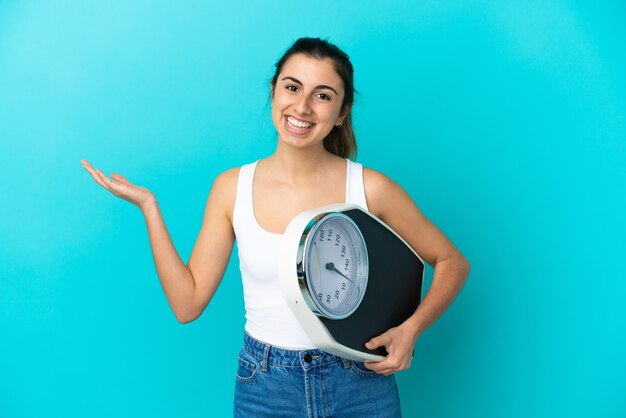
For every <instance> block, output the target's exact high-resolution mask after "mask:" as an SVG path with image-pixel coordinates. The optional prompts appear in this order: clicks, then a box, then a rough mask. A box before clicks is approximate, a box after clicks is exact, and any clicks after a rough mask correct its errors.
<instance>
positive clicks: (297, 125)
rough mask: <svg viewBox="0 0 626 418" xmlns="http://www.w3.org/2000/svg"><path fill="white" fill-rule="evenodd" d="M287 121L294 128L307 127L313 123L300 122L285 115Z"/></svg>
mask: <svg viewBox="0 0 626 418" xmlns="http://www.w3.org/2000/svg"><path fill="white" fill-rule="evenodd" d="M287 123H289V125H291V126H293V127H294V128H299V129H308V128H310V127H311V126H313V124H312V123H310V122H301V121H299V120H298V119H295V118H292V117H291V116H287Z"/></svg>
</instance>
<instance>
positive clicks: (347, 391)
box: [82, 38, 469, 417]
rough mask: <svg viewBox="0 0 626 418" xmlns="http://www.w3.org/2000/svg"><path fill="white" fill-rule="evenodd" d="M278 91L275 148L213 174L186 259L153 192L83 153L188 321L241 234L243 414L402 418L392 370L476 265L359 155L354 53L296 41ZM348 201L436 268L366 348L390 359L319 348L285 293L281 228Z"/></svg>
mask: <svg viewBox="0 0 626 418" xmlns="http://www.w3.org/2000/svg"><path fill="white" fill-rule="evenodd" d="M270 92H271V101H272V120H273V122H274V126H275V127H276V131H277V133H278V142H277V145H276V151H275V152H274V153H273V154H272V155H270V156H269V157H267V158H264V159H260V160H257V161H255V162H252V163H249V164H245V165H243V166H241V167H237V168H233V169H230V170H226V171H224V172H223V173H221V174H220V175H219V176H218V177H217V178H216V179H215V181H214V183H213V186H212V189H211V192H210V194H209V197H208V200H207V204H206V210H205V214H204V220H203V224H202V227H201V230H200V233H199V236H198V239H197V242H196V244H195V246H194V248H193V251H192V254H191V257H190V259H189V262H188V263H187V265H185V263H183V261H182V260H181V259H180V257H179V255H178V253H177V251H176V249H175V248H174V245H173V244H172V241H171V239H170V237H169V234H168V232H167V229H166V227H165V224H164V222H163V217H162V215H161V212H160V210H159V206H158V204H157V201H156V198H155V196H154V195H153V194H152V193H151V192H150V191H149V190H148V189H146V188H143V187H140V186H136V185H133V184H131V183H130V182H129V181H128V180H127V179H125V178H124V177H123V176H122V175H120V174H112V175H111V177H112V179H109V178H108V177H107V176H105V175H104V174H103V173H102V172H101V171H100V170H97V169H94V168H92V167H91V165H90V164H89V163H88V162H87V161H85V160H83V161H82V163H83V166H84V167H85V169H86V170H87V171H89V173H90V174H91V175H92V176H93V178H94V180H95V181H96V182H97V183H98V184H100V185H101V186H102V187H104V188H106V189H108V190H109V191H110V192H111V193H113V194H114V195H115V196H118V197H120V198H122V199H125V200H128V201H130V202H131V203H133V204H135V205H137V206H138V207H139V208H140V209H141V210H142V212H143V214H144V217H145V220H146V223H147V228H148V233H149V236H150V245H151V246H152V252H153V256H154V261H155V264H156V268H157V273H158V276H159V279H160V281H161V285H162V286H163V289H164V291H165V294H166V296H167V299H168V301H169V303H170V305H171V307H172V309H173V311H174V314H175V315H176V318H177V319H178V321H180V322H181V323H186V322H190V321H193V320H194V319H196V318H198V316H200V314H201V313H202V312H203V310H204V309H205V307H206V306H207V305H208V303H209V301H210V300H211V298H212V296H213V294H214V293H215V290H216V289H217V287H218V285H219V283H220V281H221V280H222V276H223V275H224V271H225V269H226V266H227V264H228V261H229V258H230V254H231V252H232V249H233V245H234V242H235V239H236V240H237V246H238V250H239V257H240V262H241V264H240V267H241V273H242V280H243V285H244V298H245V306H246V325H245V335H244V344H243V347H242V349H241V351H240V354H239V369H238V371H237V376H236V384H235V402H234V413H235V415H236V416H241V417H244V416H245V417H264V416H268V417H278V416H287V417H304V416H316V417H317V416H333V417H339V416H349V417H352V416H363V417H395V416H400V401H399V398H398V392H397V387H396V384H395V378H394V373H395V372H397V371H399V370H403V369H407V368H408V367H409V366H410V364H411V356H412V351H413V346H414V344H415V341H416V340H417V339H418V338H419V336H420V334H421V333H422V332H424V330H425V329H426V328H428V327H429V326H430V325H431V324H432V323H433V322H434V321H435V320H436V319H437V318H438V317H439V316H440V315H441V314H442V313H443V312H444V311H445V309H447V307H448V306H449V305H450V303H451V302H452V300H453V299H454V298H455V297H456V295H457V294H458V292H459V291H460V289H461V287H462V286H463V284H464V282H465V280H466V278H467V276H468V274H469V264H468V262H467V260H466V259H465V258H464V257H463V255H462V254H461V253H460V252H459V251H458V250H457V248H456V247H455V246H454V245H453V244H452V242H450V240H448V239H447V238H446V237H445V236H444V234H443V233H442V232H441V231H440V230H439V229H437V227H435V226H434V225H433V224H432V223H431V222H429V221H428V219H426V218H425V217H424V215H422V213H421V212H420V211H419V209H418V208H417V206H416V205H415V203H414V202H413V201H412V200H411V198H410V197H409V195H408V194H407V193H406V192H405V191H404V190H403V189H402V188H401V187H400V186H399V185H398V184H397V183H395V182H394V181H393V180H391V179H390V178H389V177H387V176H385V175H384V174H382V173H380V172H378V171H375V170H372V169H369V168H364V167H363V166H362V165H361V164H359V163H356V162H354V161H352V160H351V159H350V158H352V159H353V158H354V155H355V154H356V142H355V137H354V133H353V130H352V122H351V108H352V103H353V98H354V86H353V68H352V64H351V63H350V60H349V57H348V56H347V55H346V54H345V53H344V52H342V51H341V50H340V49H339V48H337V47H336V46H335V45H333V44H331V43H329V42H327V41H324V40H321V39H319V38H301V39H298V40H297V41H296V42H295V43H294V44H293V45H292V46H291V47H290V48H289V49H288V50H287V51H286V52H285V54H284V55H283V56H282V58H281V59H280V60H279V61H278V62H277V63H276V71H275V74H274V76H273V78H272V80H271V83H270ZM342 202H345V203H356V204H359V205H361V206H363V207H364V208H365V209H367V210H369V211H370V212H371V213H373V214H374V215H376V216H377V217H379V218H380V219H382V220H383V221H384V222H386V223H387V224H388V225H389V226H390V227H392V228H393V229H394V230H395V231H396V232H397V233H398V234H400V235H401V236H402V237H403V238H404V239H405V241H406V242H407V243H408V244H409V245H410V246H411V247H412V248H413V249H414V250H415V251H416V252H417V253H418V254H420V256H421V257H422V258H423V259H424V260H425V261H426V262H428V263H429V264H430V265H431V266H434V269H435V270H434V277H433V281H432V284H431V286H430V289H429V291H428V293H427V295H426V297H425V298H424V299H423V301H422V302H421V304H420V306H419V308H418V309H417V310H416V311H415V313H414V314H413V315H412V316H411V317H410V318H409V319H408V320H407V321H405V322H404V323H402V324H401V325H399V326H397V327H395V328H392V329H390V330H388V331H387V332H385V333H383V334H382V335H379V336H376V337H374V338H372V339H371V340H370V341H369V342H368V343H367V344H366V346H367V347H368V348H376V347H380V346H385V348H386V350H387V352H388V353H389V354H388V356H387V357H385V359H384V360H382V361H379V362H365V363H359V362H354V361H350V360H346V359H343V358H340V357H337V356H334V355H331V354H329V353H326V352H323V351H321V350H318V349H316V348H315V347H314V346H313V345H312V344H311V342H310V341H309V340H308V338H307V337H306V335H305V333H304V331H303V330H302V329H301V327H300V326H299V324H298V322H297V321H296V319H295V318H294V316H293V314H292V313H291V311H290V310H289V308H288V306H287V304H286V302H285V301H284V300H283V298H282V293H281V289H280V284H279V280H278V268H277V265H276V264H277V260H276V252H277V248H278V243H279V240H280V238H281V234H282V233H283V232H284V230H285V228H286V227H287V225H288V223H289V222H290V220H291V219H292V218H293V217H294V216H295V215H296V214H298V213H300V212H302V211H304V210H307V209H312V208H316V207H320V206H324V205H328V204H331V203H342Z"/></svg>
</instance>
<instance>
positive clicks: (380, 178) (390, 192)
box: [363, 167, 413, 220]
mask: <svg viewBox="0 0 626 418" xmlns="http://www.w3.org/2000/svg"><path fill="white" fill-rule="evenodd" d="M363 186H364V188H365V198H366V200H367V207H368V209H369V211H370V212H372V213H373V214H374V215H376V216H378V217H379V218H380V219H383V220H385V218H386V217H388V211H389V210H392V209H393V208H394V207H396V208H397V205H398V203H404V204H409V205H410V204H411V203H413V201H412V200H411V198H410V197H409V195H408V194H407V193H406V192H405V191H404V189H403V188H402V186H400V185H399V184H398V183H397V182H395V181H394V180H393V179H391V178H390V177H389V176H387V175H385V174H383V173H381V172H380V171H377V170H374V169H371V168H368V167H363Z"/></svg>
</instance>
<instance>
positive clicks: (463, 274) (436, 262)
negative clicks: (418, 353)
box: [364, 168, 469, 375]
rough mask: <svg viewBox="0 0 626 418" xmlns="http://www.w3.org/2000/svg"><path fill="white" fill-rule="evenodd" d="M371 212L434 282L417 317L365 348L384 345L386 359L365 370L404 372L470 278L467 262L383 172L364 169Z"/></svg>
mask: <svg viewBox="0 0 626 418" xmlns="http://www.w3.org/2000/svg"><path fill="white" fill-rule="evenodd" d="M364 178H365V184H366V187H365V189H366V190H365V191H366V196H367V204H368V207H369V210H370V212H372V213H373V214H374V215H376V216H378V217H379V218H380V219H381V220H383V221H384V222H385V223H386V224H388V225H389V226H390V227H391V228H392V229H393V230H394V231H396V232H397V233H398V234H399V235H400V236H401V237H402V238H404V240H405V241H406V242H407V243H408V244H409V245H410V246H411V247H412V248H413V249H414V250H415V251H416V252H417V253H418V254H419V255H420V256H421V257H422V258H423V259H424V260H425V261H426V262H427V263H428V264H430V265H431V266H433V267H434V268H435V272H434V275H433V280H432V283H431V286H430V289H429V290H428V293H427V294H426V297H425V298H424V300H423V301H422V302H421V303H420V305H419V307H418V308H417V310H416V311H415V313H414V314H413V315H412V316H411V317H410V318H409V319H407V320H406V321H405V322H404V323H402V324H401V325H399V326H398V327H394V328H392V329H390V330H388V331H387V332H385V333H383V334H381V335H379V336H377V337H374V338H372V340H370V341H369V342H368V343H367V344H366V346H367V348H370V349H373V348H376V347H380V346H385V348H386V349H387V352H388V353H389V355H388V356H387V357H386V358H385V359H384V360H381V361H379V362H366V363H365V364H366V366H367V367H369V368H371V369H372V370H375V371H377V372H379V373H382V374H385V375H387V374H391V373H394V372H396V371H399V370H403V369H407V368H408V367H409V366H410V364H411V355H412V352H413V347H414V345H415V341H416V340H417V339H418V338H419V336H420V335H421V333H422V332H424V331H425V330H426V329H427V328H428V327H430V326H431V325H432V324H433V323H434V322H435V321H436V320H437V318H439V317H440V316H441V315H442V314H443V313H444V312H445V310H446V309H447V308H448V307H449V306H450V304H451V303H452V301H453V300H454V298H455V297H456V296H457V295H458V293H459V292H460V290H461V288H462V287H463V284H464V283H465V281H466V280H467V277H468V275H469V262H468V261H467V259H466V258H465V257H464V256H463V255H462V254H461V252H460V251H459V250H458V249H457V248H456V247H455V246H454V244H453V243H452V242H451V241H450V240H449V239H448V238H447V237H446V236H445V235H444V234H443V233H442V232H441V231H440V230H439V229H438V228H437V227H436V226H435V225H434V224H433V223H432V222H430V221H429V220H428V219H427V218H426V217H425V216H424V215H423V214H422V213H421V211H420V210H419V209H418V207H417V206H416V205H415V203H414V202H413V200H412V199H411V197H410V196H409V195H408V194H407V193H406V192H405V191H404V190H403V189H402V187H400V185H398V184H397V183H396V182H394V181H393V180H391V179H390V178H388V177H387V176H385V175H384V174H382V173H379V172H377V171H374V170H370V169H367V168H366V169H364Z"/></svg>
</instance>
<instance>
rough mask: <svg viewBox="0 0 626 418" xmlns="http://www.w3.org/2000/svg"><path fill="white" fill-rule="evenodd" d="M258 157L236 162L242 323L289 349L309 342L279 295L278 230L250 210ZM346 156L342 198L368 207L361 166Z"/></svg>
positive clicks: (256, 335)
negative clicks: (261, 222) (269, 227)
mask: <svg viewBox="0 0 626 418" xmlns="http://www.w3.org/2000/svg"><path fill="white" fill-rule="evenodd" d="M258 162H259V161H258V160H257V161H255V162H253V163H249V164H245V165H243V166H241V169H240V171H239V178H238V180H237V197H236V200H235V208H234V210H233V228H234V230H235V237H236V242H237V248H238V254H239V267H240V269H241V279H242V281H243V293H244V301H245V307H246V324H245V327H244V328H245V330H246V331H247V332H248V333H249V334H250V335H251V336H252V337H254V338H256V339H258V340H260V341H264V342H266V343H268V344H272V345H274V346H277V347H282V348H287V349H291V350H304V349H310V348H314V346H313V344H311V341H310V340H309V338H308V337H307V336H306V334H305V333H304V331H303V330H302V327H301V326H300V324H299V323H298V321H297V320H296V318H295V317H294V315H293V313H292V312H291V310H290V309H289V307H288V306H287V303H286V302H285V300H284V299H283V295H282V290H281V287H280V281H279V279H278V263H277V251H278V247H279V240H280V239H281V237H282V234H275V233H272V232H269V231H266V230H265V229H263V228H262V227H261V226H260V225H259V224H258V223H257V220H256V217H255V215H254V208H253V206H252V182H253V180H254V171H255V169H256V166H257V163H258ZM346 162H347V175H346V201H345V203H354V204H357V205H360V206H361V207H363V208H364V209H367V202H366V201H365V189H364V187H363V166H362V165H361V164H360V163H356V162H353V161H351V160H349V159H347V158H346ZM338 203H340V202H338ZM310 209H313V208H310Z"/></svg>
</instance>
